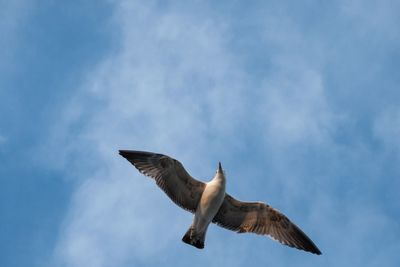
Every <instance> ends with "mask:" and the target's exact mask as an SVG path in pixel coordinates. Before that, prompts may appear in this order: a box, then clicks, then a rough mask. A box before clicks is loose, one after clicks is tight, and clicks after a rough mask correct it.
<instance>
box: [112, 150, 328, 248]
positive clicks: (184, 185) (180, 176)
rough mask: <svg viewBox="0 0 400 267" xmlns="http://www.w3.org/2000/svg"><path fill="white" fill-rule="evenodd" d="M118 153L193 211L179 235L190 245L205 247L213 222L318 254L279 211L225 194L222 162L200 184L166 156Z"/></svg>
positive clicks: (312, 245)
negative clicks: (206, 180)
mask: <svg viewBox="0 0 400 267" xmlns="http://www.w3.org/2000/svg"><path fill="white" fill-rule="evenodd" d="M119 154H120V155H121V156H123V157H124V158H126V159H127V160H128V161H129V162H130V163H132V164H133V165H134V166H135V167H136V168H137V169H138V170H139V171H140V172H141V173H143V174H144V175H147V176H149V177H151V178H153V179H154V180H155V182H156V184H157V185H158V186H159V187H160V188H161V189H162V190H163V191H164V192H165V193H166V194H167V195H168V197H169V198H170V199H171V200H172V201H173V202H174V203H175V204H177V205H178V206H180V207H181V208H183V209H185V210H187V211H190V212H192V213H194V219H193V223H192V225H191V226H190V227H189V229H188V230H187V232H186V234H185V235H184V236H183V238H182V241H183V242H185V243H187V244H189V245H192V246H194V247H196V248H199V249H202V248H204V240H205V237H206V232H207V228H208V226H209V225H210V223H211V222H212V223H215V224H217V225H219V226H221V227H223V228H226V229H229V230H232V231H235V232H237V233H256V234H259V235H268V236H270V237H271V238H272V239H274V240H276V241H278V242H280V243H282V244H284V245H287V246H289V247H293V248H297V249H301V250H305V251H308V252H311V253H314V254H317V255H320V254H321V251H320V250H319V249H318V248H317V246H316V245H315V244H314V243H313V241H311V239H310V238H309V237H308V236H307V235H306V234H305V233H304V232H303V231H302V230H300V228H299V227H297V226H296V225H295V224H294V223H292V222H291V221H290V220H289V219H288V218H287V217H286V216H285V215H283V214H282V213H281V212H280V211H278V210H276V209H274V208H272V207H271V206H269V205H267V204H265V203H262V202H243V201H239V200H237V199H235V198H233V197H232V196H230V195H229V194H228V193H226V192H225V184H226V176H225V172H224V170H223V169H222V166H221V163H219V164H218V168H217V171H216V173H215V176H214V178H213V179H212V180H211V181H209V182H208V183H203V182H201V181H198V180H196V179H194V178H193V177H192V176H191V175H190V174H189V173H188V172H187V171H186V170H185V168H184V167H183V165H182V164H181V163H180V162H179V161H178V160H176V159H173V158H171V157H169V156H166V155H162V154H157V153H151V152H145V151H133V150H120V151H119Z"/></svg>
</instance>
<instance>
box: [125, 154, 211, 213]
mask: <svg viewBox="0 0 400 267" xmlns="http://www.w3.org/2000/svg"><path fill="white" fill-rule="evenodd" d="M119 154H120V155H121V156H123V157H124V158H126V159H127V160H128V161H129V162H130V163H132V164H133V165H134V166H135V167H136V169H138V170H139V171H140V172H141V173H143V174H144V175H147V176H150V177H152V178H154V179H155V181H156V183H157V185H158V186H159V187H160V188H161V189H162V190H163V191H164V192H165V193H166V194H167V195H168V196H169V198H170V199H171V200H172V201H173V202H175V204H177V205H178V206H180V207H181V208H183V209H185V210H187V211H190V212H193V213H194V212H195V211H196V208H197V204H198V203H199V201H200V198H201V195H202V194H203V191H204V188H205V186H206V185H205V184H204V183H202V182H200V181H198V180H196V179H194V178H193V177H191V176H190V175H189V173H188V172H187V171H186V170H185V168H183V166H182V164H181V163H180V162H179V161H177V160H176V159H173V158H170V157H168V156H165V155H162V154H156V153H150V152H144V151H132V150H120V151H119Z"/></svg>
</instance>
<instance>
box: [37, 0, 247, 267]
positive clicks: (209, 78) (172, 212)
mask: <svg viewBox="0 0 400 267" xmlns="http://www.w3.org/2000/svg"><path fill="white" fill-rule="evenodd" d="M115 19H116V23H117V24H118V26H119V27H120V28H121V31H122V43H121V49H120V50H119V51H118V53H117V54H115V55H113V56H112V57H110V58H108V59H106V60H105V61H104V62H102V63H101V64H100V65H99V66H98V68H96V69H95V70H94V71H93V72H92V73H91V74H89V75H88V79H87V81H86V82H85V83H84V84H83V85H82V90H81V92H80V93H79V94H78V95H77V96H76V97H75V98H74V99H73V100H72V101H71V104H70V105H69V106H68V107H67V108H66V111H65V116H64V118H63V119H62V120H61V124H59V125H57V126H56V128H55V129H54V138H53V140H51V141H50V148H49V147H48V148H47V149H48V150H52V149H53V148H54V147H63V148H64V149H63V150H64V151H66V152H65V153H64V155H62V153H61V155H58V158H57V159H56V161H62V162H69V161H70V160H71V154H72V155H74V157H76V156H77V157H78V158H75V159H72V161H74V162H75V161H78V163H75V164H76V165H74V167H73V168H75V171H74V173H78V172H79V170H82V169H83V170H82V171H84V168H82V167H80V166H82V162H81V160H84V159H82V155H87V154H88V153H89V155H90V157H95V158H96V160H97V164H98V166H99V167H98V172H97V173H94V174H90V175H89V178H87V179H84V180H85V182H84V183H83V184H82V185H81V186H80V187H79V188H78V189H77V191H76V193H75V194H74V197H73V203H72V204H71V206H70V210H69V214H68V217H67V218H66V220H65V223H64V226H63V229H62V235H61V236H60V239H59V242H58V244H57V247H56V251H55V262H56V263H58V264H64V265H66V266H111V265H113V266H118V265H120V264H123V263H126V262H130V261H139V262H140V261H143V260H144V259H146V260H148V259H149V258H152V257H153V256H154V255H156V254H157V253H158V252H159V251H160V250H163V249H165V248H166V247H167V246H171V243H173V244H174V246H176V245H181V244H180V238H181V236H183V234H184V232H185V231H186V228H187V227H189V225H190V223H191V216H190V215H189V214H187V213H185V212H183V211H180V210H179V209H177V208H176V207H175V206H174V205H173V204H171V203H170V201H168V200H167V198H166V196H164V195H163V194H162V193H161V192H160V190H159V189H158V188H156V186H155V185H154V183H152V182H151V181H149V180H148V179H146V178H144V177H143V176H141V175H139V173H138V172H136V171H135V170H134V169H133V167H131V166H130V165H129V164H128V163H127V162H126V161H124V160H123V159H122V158H120V157H119V156H118V155H117V150H118V149H121V148H125V149H143V150H156V151H159V152H163V153H166V154H170V155H176V156H179V159H180V160H181V161H183V162H193V163H192V164H188V165H187V167H188V169H190V170H193V173H198V174H204V177H208V176H209V175H210V174H211V173H213V171H214V168H215V166H214V165H215V163H216V161H211V160H212V159H207V158H206V156H208V155H210V154H211V153H212V152H211V151H213V148H210V144H208V140H209V137H210V136H211V135H215V136H219V135H221V133H224V134H228V135H229V133H232V131H233V129H236V127H237V124H238V123H239V122H236V123H232V122H234V119H233V118H240V117H241V116H242V115H243V114H242V113H243V112H244V108H243V106H244V105H245V103H243V104H240V101H239V100H240V98H239V97H240V96H241V95H242V94H243V93H242V91H244V88H243V87H241V86H240V84H241V78H240V75H239V73H238V71H237V69H236V68H235V67H234V62H232V58H231V56H230V55H229V54H227V53H226V52H225V50H224V45H225V44H224V37H225V36H226V32H225V30H224V28H223V27H222V26H220V25H219V24H218V23H217V22H216V21H214V20H212V19H204V18H203V17H202V16H201V14H199V15H191V16H188V15H185V14H184V13H182V14H181V13H179V12H174V11H171V12H166V13H163V12H160V11H158V10H157V8H156V7H153V6H152V5H145V4H136V3H132V2H122V6H120V7H119V8H117V10H116V14H115ZM222 92H229V93H228V94H222ZM233 104H234V105H233ZM91 105H92V106H91ZM80 121H84V122H85V123H84V125H85V126H84V127H82V128H81V129H79V128H78V130H77V129H76V128H75V127H79V126H77V124H79V122H80ZM74 130H75V131H78V134H77V135H76V136H75V138H73V141H72V139H71V136H70V134H71V132H72V131H74ZM210 143H211V145H214V144H215V145H216V144H217V140H216V141H214V142H213V141H211V142H210ZM216 147H217V146H216ZM88 150H90V152H88ZM92 150H94V151H92ZM210 150H211V151H210ZM214 150H216V148H214ZM44 154H48V153H44ZM199 155H200V158H201V160H200V161H198V160H196V159H198V157H199ZM47 160H50V162H52V159H47ZM204 166H208V167H209V168H204ZM61 167H63V166H61ZM201 167H203V168H201ZM86 174H87V172H86ZM153 209H154V210H155V211H156V212H155V213H154V212H153ZM166 218H170V219H169V220H167V219H166Z"/></svg>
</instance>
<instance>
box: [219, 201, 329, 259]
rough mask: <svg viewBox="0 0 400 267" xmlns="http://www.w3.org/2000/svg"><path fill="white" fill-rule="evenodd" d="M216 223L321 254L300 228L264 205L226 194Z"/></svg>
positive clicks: (233, 229) (239, 231)
mask: <svg viewBox="0 0 400 267" xmlns="http://www.w3.org/2000/svg"><path fill="white" fill-rule="evenodd" d="M213 223H216V224H217V225H219V226H221V227H224V228H227V229H229V230H232V231H236V232H238V233H248V232H249V233H256V234H259V235H269V236H270V237H272V238H273V239H275V240H277V241H279V242H280V243H282V244H284V245H287V246H290V247H294V248H297V249H302V250H305V251H309V252H311V253H314V254H318V255H320V254H321V251H320V250H319V249H318V248H317V246H316V245H315V244H314V243H313V242H312V241H311V239H310V238H309V237H308V236H307V235H306V234H305V233H304V232H303V231H302V230H300V228H299V227H297V226H296V225H295V224H294V223H292V222H291V221H290V220H289V219H288V218H287V217H286V216H285V215H283V214H282V213H281V212H279V211H278V210H276V209H274V208H272V207H270V206H269V205H266V204H265V203H262V202H242V201H239V200H236V199H234V198H233V197H231V196H230V195H228V194H226V195H225V199H224V202H223V203H222V205H221V207H220V209H219V211H218V213H217V214H216V215H215V217H214V219H213Z"/></svg>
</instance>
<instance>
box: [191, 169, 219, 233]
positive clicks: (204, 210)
mask: <svg viewBox="0 0 400 267" xmlns="http://www.w3.org/2000/svg"><path fill="white" fill-rule="evenodd" d="M220 176H222V175H220ZM224 197H225V177H219V176H216V177H215V178H214V179H213V180H211V181H210V182H208V183H207V185H206V188H205V189H204V192H203V195H202V196H201V199H200V203H199V205H198V207H197V210H196V214H195V218H194V224H195V227H196V228H197V229H199V230H200V229H205V228H207V226H208V225H209V224H210V222H211V221H212V219H213V218H214V216H215V215H216V214H217V212H218V210H219V208H220V207H221V204H222V202H223V201H224Z"/></svg>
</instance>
